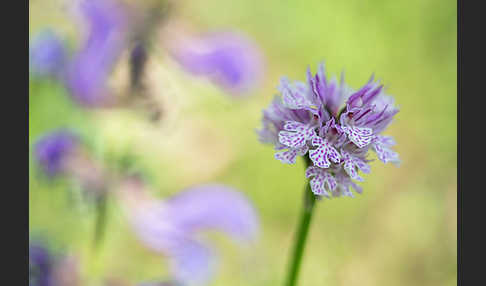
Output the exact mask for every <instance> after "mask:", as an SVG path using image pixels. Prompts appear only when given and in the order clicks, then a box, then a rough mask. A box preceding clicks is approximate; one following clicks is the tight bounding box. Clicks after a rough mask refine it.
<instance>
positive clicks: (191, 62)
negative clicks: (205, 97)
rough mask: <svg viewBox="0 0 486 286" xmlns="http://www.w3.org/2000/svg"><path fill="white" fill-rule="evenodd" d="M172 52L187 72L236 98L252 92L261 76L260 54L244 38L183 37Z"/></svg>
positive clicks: (220, 35)
mask: <svg viewBox="0 0 486 286" xmlns="http://www.w3.org/2000/svg"><path fill="white" fill-rule="evenodd" d="M170 49H171V54H172V56H173V57H174V59H175V60H176V61H177V62H179V63H180V64H181V66H182V67H183V68H184V69H185V70H186V71H188V72H190V73H192V74H194V75H204V76H206V77H208V78H210V79H211V80H212V81H213V82H214V83H215V84H217V85H219V86H220V87H222V88H224V89H226V90H228V91H230V92H231V93H232V94H235V95H236V94H240V93H242V92H245V91H248V90H249V89H251V88H253V87H254V86H255V85H256V84H257V82H258V81H259V80H260V77H261V76H262V72H263V63H262V55H261V52H260V51H259V49H258V47H257V46H256V45H255V44H254V43H253V42H252V41H251V40H250V39H248V38H247V37H244V36H243V35H239V34H236V33H231V32H220V33H213V34H209V35H206V36H200V37H198V38H190V37H182V40H180V42H178V43H177V44H176V45H173V46H172V47H171V48H170Z"/></svg>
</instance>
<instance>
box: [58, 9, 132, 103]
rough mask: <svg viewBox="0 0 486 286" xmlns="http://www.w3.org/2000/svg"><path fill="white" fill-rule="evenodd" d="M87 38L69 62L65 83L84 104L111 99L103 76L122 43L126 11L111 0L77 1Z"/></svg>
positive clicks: (118, 53) (108, 73)
mask: <svg viewBox="0 0 486 286" xmlns="http://www.w3.org/2000/svg"><path fill="white" fill-rule="evenodd" d="M80 9H81V13H82V15H83V16H84V19H85V21H86V28H87V37H86V39H85V40H84V42H83V43H82V45H81V48H80V49H79V50H78V51H77V53H76V54H75V55H74V58H73V59H72V61H71V62H70V65H69V68H68V71H67V74H66V82H67V86H68V88H69V90H70V92H71V94H72V96H73V97H74V98H75V99H76V100H77V101H78V102H79V103H81V104H83V105H86V106H96V105H102V104H105V103H106V102H108V101H110V100H112V94H111V91H110V89H109V88H108V86H107V79H108V77H109V75H110V73H111V70H112V68H113V66H114V64H115V63H116V61H117V59H118V58H119V56H120V54H121V52H122V51H123V48H124V47H125V42H126V31H127V21H128V18H127V14H126V11H125V10H124V8H123V7H122V6H121V5H120V3H118V2H115V1H114V0H98V1H88V0H85V1H81V3H80Z"/></svg>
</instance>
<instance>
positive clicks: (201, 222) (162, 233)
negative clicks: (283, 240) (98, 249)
mask: <svg viewBox="0 0 486 286" xmlns="http://www.w3.org/2000/svg"><path fill="white" fill-rule="evenodd" d="M117 194H119V195H120V196H121V199H122V202H123V204H124V206H125V207H126V209H127V211H128V216H129V218H130V219H131V222H132V225H133V227H134V230H135V232H136V234H137V236H138V237H139V239H140V240H141V241H142V242H143V243H144V244H145V245H146V246H148V247H149V248H151V249H152V250H154V251H156V252H159V253H161V254H164V255H166V256H168V257H169V259H170V262H171V266H172V273H173V275H174V279H175V280H176V281H177V282H179V283H182V284H183V285H200V284H204V283H206V282H207V281H208V280H209V279H210V278H211V276H212V273H213V270H214V265H215V261H214V260H215V255H214V253H213V251H212V249H211V248H209V247H208V246H206V245H205V244H204V243H203V242H202V241H201V240H199V239H197V238H196V235H197V233H199V232H202V231H206V230H217V231H222V232H224V233H226V234H228V235H230V236H231V237H233V238H234V239H236V240H237V241H241V242H244V241H251V240H253V239H255V238H256V235H257V232H258V218H257V215H256V213H255V211H254V209H253V207H252V206H251V204H250V202H249V201H248V200H247V199H246V198H245V197H244V196H243V195H242V194H240V193H239V192H237V191H235V190H233V189H232V188H229V187H226V186H223V185H202V186H198V187H194V188H191V189H188V190H186V191H183V192H181V193H178V194H176V195H175V196H173V197H171V198H169V199H167V200H156V199H153V198H151V197H150V196H149V195H148V193H147V190H146V189H145V188H144V186H143V184H142V183H141V182H139V181H136V180H134V181H127V182H126V183H124V184H123V187H122V188H121V189H120V190H119V192H117Z"/></svg>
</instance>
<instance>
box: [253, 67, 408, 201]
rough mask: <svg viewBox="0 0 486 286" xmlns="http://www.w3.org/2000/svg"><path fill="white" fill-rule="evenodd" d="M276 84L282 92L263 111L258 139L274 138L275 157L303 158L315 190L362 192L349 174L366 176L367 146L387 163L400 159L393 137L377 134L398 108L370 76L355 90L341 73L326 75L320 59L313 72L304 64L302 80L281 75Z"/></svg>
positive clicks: (289, 161)
mask: <svg viewBox="0 0 486 286" xmlns="http://www.w3.org/2000/svg"><path fill="white" fill-rule="evenodd" d="M278 90H279V91H280V95H277V96H276V97H275V99H274V100H273V102H272V103H271V105H270V107H269V108H267V109H266V110H264V111H263V120H262V122H263V128H262V129H260V130H258V134H259V135H260V141H261V142H263V143H268V144H273V145H274V148H275V150H276V153H275V158H276V159H277V160H279V161H281V162H283V163H286V164H294V163H295V162H296V158H297V157H298V156H302V157H304V158H306V159H307V160H306V162H308V165H309V166H308V169H307V172H306V175H307V177H308V178H312V179H311V181H310V185H311V189H312V192H313V193H314V194H316V195H319V196H325V197H331V195H332V196H342V195H344V196H350V197H352V196H353V194H352V192H351V189H355V190H356V192H358V193H360V192H361V188H360V187H359V186H357V185H356V184H355V183H354V182H353V180H356V181H363V180H364V179H363V178H362V177H361V176H360V175H359V173H358V172H359V171H361V172H363V173H369V172H370V166H369V165H368V162H369V161H370V160H369V159H367V156H368V151H369V150H370V149H371V150H373V151H375V152H376V154H377V155H378V158H379V159H380V160H381V161H383V162H385V163H386V162H393V163H398V162H399V158H398V154H397V153H396V152H395V151H393V150H392V149H391V147H392V146H393V145H394V144H395V142H394V141H393V139H392V138H391V137H388V136H383V135H381V132H382V131H383V130H385V129H386V127H387V126H388V125H389V124H390V123H391V122H392V119H393V117H394V115H395V114H396V113H398V108H396V107H395V106H394V102H393V98H392V97H390V96H387V95H385V94H384V89H383V85H380V84H379V83H377V82H374V77H373V76H372V77H371V79H370V80H369V81H368V82H367V83H366V84H365V85H364V86H363V87H361V88H360V89H358V90H357V91H354V90H353V89H352V88H350V87H348V86H347V85H346V84H345V83H344V77H343V75H341V82H339V83H338V81H337V80H336V77H333V78H332V79H331V80H329V79H328V78H327V77H326V74H325V70H324V64H320V65H319V68H318V71H317V73H316V74H315V75H313V74H312V72H311V70H310V68H309V69H308V70H307V81H306V82H305V83H304V82H299V81H294V82H291V81H290V80H289V79H288V78H287V77H282V79H281V80H280V85H279V86H278ZM307 154H308V155H307Z"/></svg>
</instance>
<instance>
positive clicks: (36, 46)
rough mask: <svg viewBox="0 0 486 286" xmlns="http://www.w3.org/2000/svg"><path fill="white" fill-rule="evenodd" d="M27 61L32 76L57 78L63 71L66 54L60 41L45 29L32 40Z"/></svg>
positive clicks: (50, 31)
mask: <svg viewBox="0 0 486 286" xmlns="http://www.w3.org/2000/svg"><path fill="white" fill-rule="evenodd" d="M29 60H30V62H29V66H30V70H31V71H32V73H33V74H34V75H36V76H53V77H58V76H60V75H61V74H62V72H63V71H64V68H65V65H66V60H67V53H66V49H65V47H64V44H63V42H62V41H61V39H60V38H59V37H58V36H57V35H56V34H55V33H54V32H53V31H52V30H49V29H46V30H43V31H41V32H40V33H38V34H37V35H36V36H35V37H34V38H33V39H32V41H31V45H30V50H29Z"/></svg>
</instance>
